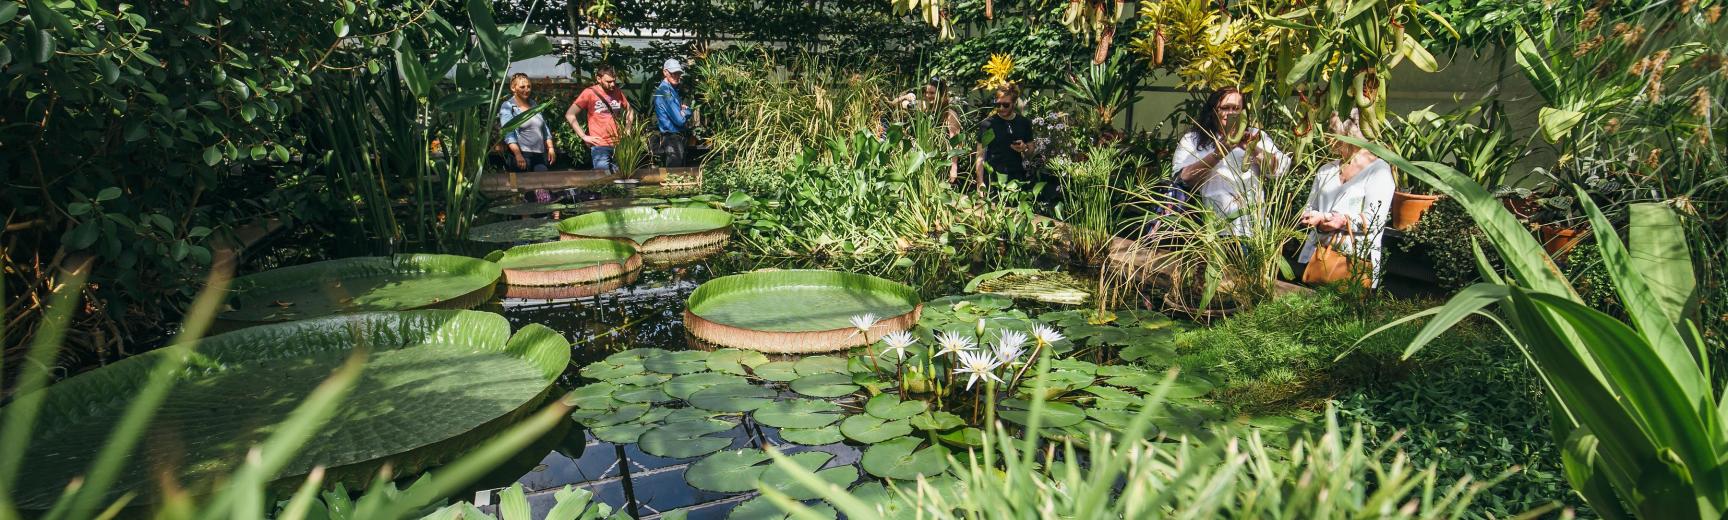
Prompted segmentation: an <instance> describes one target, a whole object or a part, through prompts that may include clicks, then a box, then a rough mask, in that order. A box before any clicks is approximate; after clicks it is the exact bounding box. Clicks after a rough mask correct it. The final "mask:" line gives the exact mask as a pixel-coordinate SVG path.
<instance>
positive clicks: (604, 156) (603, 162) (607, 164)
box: [589, 146, 612, 170]
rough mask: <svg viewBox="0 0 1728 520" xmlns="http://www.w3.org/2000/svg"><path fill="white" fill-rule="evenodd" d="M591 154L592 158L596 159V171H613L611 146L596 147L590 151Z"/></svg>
mask: <svg viewBox="0 0 1728 520" xmlns="http://www.w3.org/2000/svg"><path fill="white" fill-rule="evenodd" d="M589 154H590V156H591V157H593V158H594V169H596V170H611V169H612V147H610V146H596V147H593V148H590V149H589Z"/></svg>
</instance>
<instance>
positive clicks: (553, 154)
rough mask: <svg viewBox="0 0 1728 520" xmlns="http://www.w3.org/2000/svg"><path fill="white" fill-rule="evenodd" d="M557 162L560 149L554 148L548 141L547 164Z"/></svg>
mask: <svg viewBox="0 0 1728 520" xmlns="http://www.w3.org/2000/svg"><path fill="white" fill-rule="evenodd" d="M555 162H558V150H554V149H552V146H551V144H550V143H548V144H547V146H546V165H547V166H551V165H552V163H555Z"/></svg>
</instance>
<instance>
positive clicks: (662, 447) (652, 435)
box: [637, 419, 733, 459]
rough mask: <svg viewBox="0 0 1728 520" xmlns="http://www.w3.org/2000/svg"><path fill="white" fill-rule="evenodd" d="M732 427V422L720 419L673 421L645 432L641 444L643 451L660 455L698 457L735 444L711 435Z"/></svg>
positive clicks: (677, 457)
mask: <svg viewBox="0 0 1728 520" xmlns="http://www.w3.org/2000/svg"><path fill="white" fill-rule="evenodd" d="M732 426H733V424H732V423H730V422H727V421H722V420H719V419H698V420H694V421H679V422H670V423H666V424H664V425H661V426H659V427H657V428H654V429H652V430H648V431H647V432H645V433H643V434H642V437H641V438H640V439H638V441H637V442H638V444H637V445H638V446H639V447H641V448H642V451H643V452H645V453H648V454H649V455H654V456H657V457H666V458H673V459H687V458H690V457H698V456H702V455H707V454H709V453H713V452H716V451H720V450H722V449H725V448H726V447H727V446H731V445H732V439H731V438H729V437H714V436H711V435H710V434H714V433H720V432H723V431H727V430H730V429H732Z"/></svg>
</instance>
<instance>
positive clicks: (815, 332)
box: [684, 270, 921, 353]
mask: <svg viewBox="0 0 1728 520" xmlns="http://www.w3.org/2000/svg"><path fill="white" fill-rule="evenodd" d="M920 308H921V306H920V305H919V299H918V294H917V292H916V291H913V290H912V288H911V287H907V286H906V285H903V284H899V283H895V282H891V281H888V280H884V279H881V278H877V277H874V276H868V275H862V274H856V273H845V272H839V271H823V270H789V271H756V272H751V273H745V274H738V275H732V276H725V277H720V278H715V279H713V280H709V281H708V282H707V283H704V284H702V286H700V287H697V288H696V290H695V291H694V292H692V293H691V294H690V299H689V301H688V302H687V304H686V309H685V311H684V325H685V326H686V327H688V328H689V330H690V333H691V334H692V335H695V336H696V337H698V338H701V339H702V340H704V341H707V342H710V343H715V344H719V345H725V346H729V347H738V348H748V349H752V350H761V351H766V352H780V353H809V352H827V351H834V350H841V349H845V348H849V347H856V346H862V345H865V344H866V343H867V342H868V341H874V340H876V339H878V338H880V337H881V335H883V334H887V333H889V332H892V331H898V330H906V329H908V328H911V327H912V325H914V324H916V323H917V322H918V312H919V309H920ZM861 315H871V316H874V317H875V318H876V319H877V321H876V322H875V324H874V325H873V326H872V327H871V329H870V332H869V333H868V334H863V333H860V332H859V331H858V329H857V328H856V327H855V326H854V325H853V324H852V321H851V320H852V318H853V317H856V316H861ZM866 338H868V340H867V339H866Z"/></svg>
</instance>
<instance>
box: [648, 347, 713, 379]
mask: <svg viewBox="0 0 1728 520" xmlns="http://www.w3.org/2000/svg"><path fill="white" fill-rule="evenodd" d="M642 367H643V368H646V369H648V370H652V371H655V372H659V373H662V374H673V375H677V374H689V373H692V372H701V371H703V370H707V369H708V353H707V352H703V351H700V350H686V351H682V352H669V353H666V354H661V355H658V356H650V357H648V358H647V359H643V360H642Z"/></svg>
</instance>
